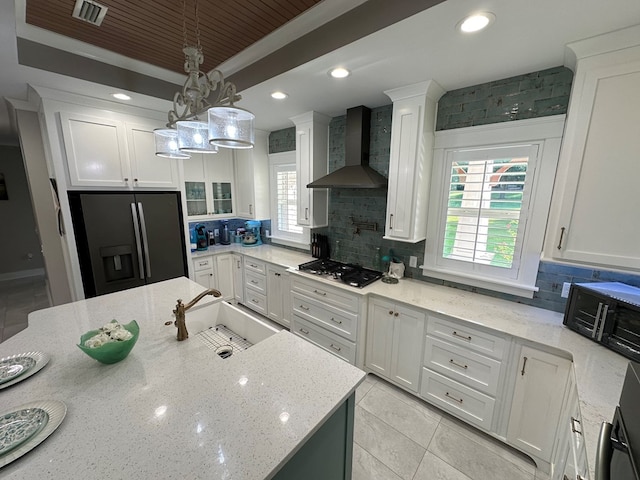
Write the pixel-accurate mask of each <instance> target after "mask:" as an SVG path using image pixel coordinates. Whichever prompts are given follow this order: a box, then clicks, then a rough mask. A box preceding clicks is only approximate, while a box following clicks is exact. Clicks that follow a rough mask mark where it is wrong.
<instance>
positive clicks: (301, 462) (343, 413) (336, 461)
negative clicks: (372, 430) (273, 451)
mask: <svg viewBox="0 0 640 480" xmlns="http://www.w3.org/2000/svg"><path fill="white" fill-rule="evenodd" d="M355 403H356V400H355V393H354V394H352V395H351V396H350V397H349V398H347V399H346V400H345V401H344V403H343V404H342V405H340V406H339V407H338V409H337V410H336V411H335V413H334V414H333V415H331V417H329V418H328V419H327V421H326V422H324V424H323V425H322V426H321V427H320V428H319V429H318V431H317V432H316V433H314V434H313V436H312V437H311V438H309V440H307V441H306V443H305V444H304V445H303V446H302V447H301V448H300V450H298V452H297V453H296V454H295V455H294V456H293V457H292V458H291V460H289V461H288V462H287V463H286V464H285V465H284V466H283V467H282V468H281V469H280V470H279V471H278V473H276V474H275V476H274V477H273V480H300V479H302V478H304V479H305V480H328V479H331V480H351V465H352V463H351V462H352V459H353V419H354V417H353V416H354V406H355Z"/></svg>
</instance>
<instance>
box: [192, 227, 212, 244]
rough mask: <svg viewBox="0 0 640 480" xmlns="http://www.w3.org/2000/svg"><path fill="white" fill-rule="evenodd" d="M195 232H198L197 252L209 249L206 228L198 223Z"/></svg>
mask: <svg viewBox="0 0 640 480" xmlns="http://www.w3.org/2000/svg"><path fill="white" fill-rule="evenodd" d="M194 230H195V232H196V250H207V249H208V248H209V240H208V239H207V232H206V227H205V226H204V225H203V224H201V223H198V224H197V225H196V226H195V227H194Z"/></svg>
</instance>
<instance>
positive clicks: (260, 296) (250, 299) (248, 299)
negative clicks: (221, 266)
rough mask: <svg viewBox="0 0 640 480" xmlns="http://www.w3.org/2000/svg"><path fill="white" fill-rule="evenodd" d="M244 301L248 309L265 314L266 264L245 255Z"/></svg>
mask: <svg viewBox="0 0 640 480" xmlns="http://www.w3.org/2000/svg"><path fill="white" fill-rule="evenodd" d="M243 278H244V303H243V305H246V306H247V307H249V308H250V309H252V310H254V311H256V312H258V313H259V314H261V315H264V316H265V317H266V316H267V264H266V263H264V262H262V261H260V260H256V259H255V258H250V257H247V258H245V259H244V274H243Z"/></svg>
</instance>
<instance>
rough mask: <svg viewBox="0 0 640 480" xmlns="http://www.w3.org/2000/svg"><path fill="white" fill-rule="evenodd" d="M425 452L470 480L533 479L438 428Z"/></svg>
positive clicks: (452, 432) (446, 428)
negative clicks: (427, 450)
mask: <svg viewBox="0 0 640 480" xmlns="http://www.w3.org/2000/svg"><path fill="white" fill-rule="evenodd" d="M429 451H430V452H431V453H433V454H434V455H436V456H438V457H439V458H441V459H442V460H444V461H445V462H446V463H448V464H449V465H451V466H452V467H454V468H455V469H456V470H459V471H461V472H462V473H464V474H465V475H467V476H468V477H470V478H472V479H473V480H486V479H492V480H533V478H534V474H533V473H531V472H526V471H524V470H522V469H520V468H519V467H518V466H516V465H515V464H514V463H512V462H510V461H508V460H505V459H504V458H502V457H501V456H500V455H498V454H496V453H494V452H493V451H491V450H490V449H489V448H487V447H486V446H485V445H481V444H479V443H477V442H475V441H473V440H471V439H470V438H469V437H467V436H465V435H462V434H461V433H460V432H458V431H457V430H456V429H452V428H450V427H449V426H447V425H443V424H441V425H439V426H438V428H437V430H436V433H435V435H434V436H433V440H432V442H431V444H430V445H429Z"/></svg>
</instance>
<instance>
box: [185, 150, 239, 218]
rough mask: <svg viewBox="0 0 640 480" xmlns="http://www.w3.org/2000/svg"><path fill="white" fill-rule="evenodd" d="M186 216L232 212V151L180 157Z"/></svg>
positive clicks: (208, 215)
mask: <svg viewBox="0 0 640 480" xmlns="http://www.w3.org/2000/svg"><path fill="white" fill-rule="evenodd" d="M183 168H184V184H185V195H186V202H187V216H188V217H189V219H190V220H199V219H205V218H209V217H214V218H230V217H233V216H234V211H235V209H234V201H235V185H234V168H233V153H232V152H231V150H229V149H225V148H221V149H220V150H219V151H218V153H215V154H202V153H193V154H191V158H189V159H186V160H184V161H183Z"/></svg>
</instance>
